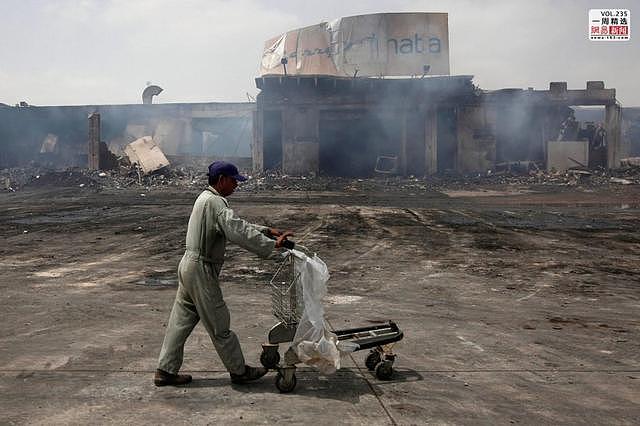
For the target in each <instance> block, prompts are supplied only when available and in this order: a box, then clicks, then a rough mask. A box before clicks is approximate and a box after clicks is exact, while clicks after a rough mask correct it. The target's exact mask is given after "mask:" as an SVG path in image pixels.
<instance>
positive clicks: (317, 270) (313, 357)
mask: <svg viewBox="0 0 640 426" xmlns="http://www.w3.org/2000/svg"><path fill="white" fill-rule="evenodd" d="M291 253H292V254H293V255H294V256H295V262H294V265H295V266H294V271H295V272H294V273H295V275H296V276H297V277H298V280H299V282H300V284H301V287H302V291H303V302H304V312H303V314H302V318H301V319H300V322H299V324H298V328H297V329H296V334H295V337H294V338H293V343H292V344H291V347H292V348H293V349H294V350H295V352H296V354H297V355H298V358H299V359H300V361H302V362H304V363H305V364H307V365H311V366H313V367H315V368H317V369H318V370H319V371H320V372H321V373H323V374H332V373H335V371H336V370H337V369H339V368H340V352H341V351H342V352H351V351H353V350H355V349H356V345H353V344H351V345H350V344H349V342H340V343H338V337H337V336H336V335H335V334H334V333H332V332H331V331H330V329H329V327H328V326H327V323H326V321H325V320H324V307H323V305H322V299H323V298H324V296H325V294H326V293H327V281H328V280H329V271H328V269H327V265H325V263H324V262H323V261H322V259H320V258H319V257H318V256H317V255H315V254H314V255H313V257H309V256H307V255H306V254H304V253H302V252H301V251H299V250H291Z"/></svg>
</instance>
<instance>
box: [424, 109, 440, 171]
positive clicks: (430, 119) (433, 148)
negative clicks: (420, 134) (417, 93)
mask: <svg viewBox="0 0 640 426" xmlns="http://www.w3.org/2000/svg"><path fill="white" fill-rule="evenodd" d="M424 146H425V151H426V152H425V170H424V173H425V175H433V174H435V173H438V115H437V110H436V108H430V109H428V110H427V116H426V118H425V121H424Z"/></svg>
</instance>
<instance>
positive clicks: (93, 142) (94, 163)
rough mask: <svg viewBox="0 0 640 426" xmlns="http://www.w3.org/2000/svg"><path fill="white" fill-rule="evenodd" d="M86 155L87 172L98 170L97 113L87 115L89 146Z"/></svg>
mask: <svg viewBox="0 0 640 426" xmlns="http://www.w3.org/2000/svg"><path fill="white" fill-rule="evenodd" d="M87 153H88V166H89V170H98V169H100V114H98V113H97V112H94V113H91V114H90V115H89V145H88V149H87Z"/></svg>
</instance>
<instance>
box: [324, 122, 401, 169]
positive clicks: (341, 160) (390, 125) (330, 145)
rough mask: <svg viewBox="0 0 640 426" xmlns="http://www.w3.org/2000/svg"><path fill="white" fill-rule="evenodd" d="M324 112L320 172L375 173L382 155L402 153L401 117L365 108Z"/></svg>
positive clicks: (393, 155)
mask: <svg viewBox="0 0 640 426" xmlns="http://www.w3.org/2000/svg"><path fill="white" fill-rule="evenodd" d="M323 115H324V116H323V117H322V118H321V120H320V173H322V174H324V175H327V176H346V177H367V176H372V175H373V174H374V170H375V167H376V161H377V159H378V156H383V155H384V156H391V157H397V156H398V151H399V146H400V125H399V123H398V120H397V117H395V118H396V119H394V116H391V115H390V114H387V115H377V114H372V113H369V112H365V111H349V112H337V111H336V112H333V111H331V112H329V111H327V112H325V113H324V114H323Z"/></svg>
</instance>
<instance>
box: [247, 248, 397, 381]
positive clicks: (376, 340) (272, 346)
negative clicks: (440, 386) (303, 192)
mask: <svg viewBox="0 0 640 426" xmlns="http://www.w3.org/2000/svg"><path fill="white" fill-rule="evenodd" d="M297 247H300V248H301V249H302V250H303V251H304V252H307V250H306V249H305V248H304V247H301V246H299V245H298V246H297ZM296 261H297V260H296V257H295V256H294V255H293V254H292V253H291V252H288V253H287V254H286V256H285V259H284V261H283V262H282V263H281V264H280V265H279V267H278V269H277V270H276V273H275V274H274V275H273V277H272V278H271V281H270V282H269V284H270V287H271V302H272V310H273V315H274V316H275V317H276V318H277V319H278V320H279V322H278V323H276V324H275V325H274V326H273V327H271V330H269V334H268V339H267V343H264V344H263V345H262V354H261V355H260V362H261V363H262V365H263V366H264V367H265V368H268V369H270V370H276V371H277V372H278V375H277V377H276V387H277V388H278V390H279V391H280V392H283V393H286V392H291V391H292V390H293V389H294V388H295V387H296V375H295V371H296V364H298V363H300V360H299V359H298V356H297V355H296V353H295V351H294V350H293V349H292V348H289V349H288V350H287V351H286V352H285V354H284V362H283V363H280V360H281V358H280V353H279V352H278V345H279V344H280V343H287V342H292V341H293V338H294V336H295V334H296V329H297V327H298V323H299V321H300V317H301V316H302V312H303V311H304V303H303V297H302V295H303V289H302V283H301V282H300V280H299V276H297V275H296V273H295V268H294V267H295V262H296ZM332 332H333V333H335V334H336V335H337V337H338V341H349V342H351V343H355V344H356V349H355V350H356V351H359V350H364V349H370V351H369V353H368V354H367V356H366V358H365V365H366V366H367V368H368V369H369V370H371V371H374V372H375V375H376V377H378V379H381V380H389V379H390V378H391V376H392V375H393V362H394V361H395V358H396V355H395V354H394V353H393V350H392V349H393V345H394V343H395V342H398V341H400V340H402V338H403V333H402V331H401V330H400V329H399V328H398V326H397V325H396V323H394V322H393V321H389V322H387V323H384V324H378V325H373V326H368V327H358V328H350V329H345V330H332Z"/></svg>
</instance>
